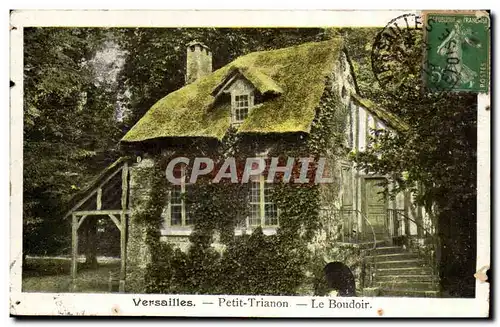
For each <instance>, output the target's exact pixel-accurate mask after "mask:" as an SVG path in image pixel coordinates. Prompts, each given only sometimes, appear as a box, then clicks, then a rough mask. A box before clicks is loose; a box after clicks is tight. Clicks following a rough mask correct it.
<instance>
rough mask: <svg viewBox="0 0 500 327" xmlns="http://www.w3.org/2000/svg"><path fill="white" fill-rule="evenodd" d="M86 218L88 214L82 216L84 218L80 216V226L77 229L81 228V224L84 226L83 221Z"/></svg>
mask: <svg viewBox="0 0 500 327" xmlns="http://www.w3.org/2000/svg"><path fill="white" fill-rule="evenodd" d="M85 218H87V215H84V216H82V218H80V221H78V226H77V227H76V230H77V231H78V229H79V228H80V226H82V224H83V221H84V220H85ZM77 220H78V219H77Z"/></svg>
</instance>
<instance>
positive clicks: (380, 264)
mask: <svg viewBox="0 0 500 327" xmlns="http://www.w3.org/2000/svg"><path fill="white" fill-rule="evenodd" d="M424 266H425V262H424V261H422V260H419V259H410V260H388V261H377V262H375V267H376V269H377V270H378V269H386V268H421V267H424Z"/></svg>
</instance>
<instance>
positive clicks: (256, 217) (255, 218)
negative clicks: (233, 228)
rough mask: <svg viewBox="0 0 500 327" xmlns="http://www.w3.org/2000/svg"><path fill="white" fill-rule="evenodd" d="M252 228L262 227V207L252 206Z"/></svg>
mask: <svg viewBox="0 0 500 327" xmlns="http://www.w3.org/2000/svg"><path fill="white" fill-rule="evenodd" d="M249 223H250V226H260V205H259V204H258V203H256V204H250V219H249Z"/></svg>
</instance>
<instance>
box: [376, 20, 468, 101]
mask: <svg viewBox="0 0 500 327" xmlns="http://www.w3.org/2000/svg"><path fill="white" fill-rule="evenodd" d="M449 46H452V45H449ZM434 50H435V49H434ZM428 51H433V49H431V48H430V46H429V44H426V42H425V39H424V24H423V23H422V20H421V17H420V16H418V15H415V14H404V15H401V16H399V17H396V18H394V19H393V20H391V21H390V22H389V23H388V24H387V25H386V26H385V27H384V28H383V29H382V30H381V31H380V32H379V33H378V34H377V35H376V37H375V40H374V43H373V46H372V53H371V64H372V70H373V74H374V76H375V78H376V80H377V82H378V83H379V85H380V87H381V89H382V90H384V91H385V92H386V93H387V94H388V95H389V96H391V97H392V98H394V99H396V100H398V101H403V102H411V103H429V102H437V101H439V99H441V98H442V97H443V96H444V93H446V92H448V91H451V90H452V89H453V87H454V85H455V84H456V83H457V72H456V70H454V69H453V67H454V65H456V61H457V60H458V58H454V57H450V58H448V60H449V61H450V63H449V65H448V66H446V67H444V68H442V67H440V66H438V65H436V64H433V63H432V62H429V60H428V59H427V56H426V53H427V52H428ZM424 81H427V83H425V84H424ZM429 81H430V82H429ZM429 83H430V84H431V85H432V87H429ZM426 84H427V85H426Z"/></svg>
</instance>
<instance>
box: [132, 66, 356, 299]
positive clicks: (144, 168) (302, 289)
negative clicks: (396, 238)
mask: <svg viewBox="0 0 500 327" xmlns="http://www.w3.org/2000/svg"><path fill="white" fill-rule="evenodd" d="M345 71H346V68H345V62H343V60H341V62H339V64H338V65H337V67H336V69H335V71H334V72H333V73H332V75H331V76H330V77H329V78H327V79H326V83H325V89H324V93H323V96H322V98H321V100H320V103H319V104H318V106H317V108H316V118H315V120H314V122H313V124H312V127H311V132H310V133H309V134H292V135H278V136H276V135H259V136H255V135H243V134H238V133H237V132H236V130H230V131H228V133H227V134H226V136H225V138H224V139H223V140H222V142H220V143H218V144H217V146H214V144H210V143H208V141H206V142H205V141H204V140H195V141H192V143H189V144H184V145H180V144H178V145H177V146H166V145H165V149H164V150H165V151H163V152H162V153H158V152H157V153H156V154H150V156H151V158H148V159H144V160H143V161H142V162H140V163H138V164H136V165H135V166H134V167H133V170H132V171H131V182H130V185H131V199H132V203H131V209H132V215H131V219H130V223H129V240H128V273H127V291H131V292H150V293H183V294H259V295H294V294H322V293H324V291H325V290H324V289H325V281H324V277H323V273H322V269H323V267H324V265H325V264H326V263H327V262H328V260H333V258H339V260H344V259H346V258H347V257H342V256H341V255H337V256H335V255H332V253H334V252H335V250H332V248H336V245H335V243H329V242H330V241H331V240H334V239H336V237H333V238H328V239H326V238H321V235H322V234H323V231H324V226H323V223H324V222H323V221H322V220H321V214H320V210H321V208H322V207H325V206H329V205H330V206H331V205H333V201H334V200H335V198H336V197H337V196H338V194H336V192H337V191H338V189H339V184H338V182H337V180H336V179H335V182H334V183H333V184H331V185H327V186H324V185H322V186H320V185H317V184H314V183H308V184H294V183H282V182H280V178H279V177H280V176H279V174H277V176H276V177H277V180H276V183H274V185H273V191H272V195H271V197H272V199H273V201H274V202H275V203H276V204H277V206H278V209H279V213H280V214H279V227H278V228H277V230H276V234H275V235H267V236H266V235H264V233H263V232H262V229H261V228H256V229H254V230H253V232H252V233H251V235H241V236H236V235H235V227H236V226H237V224H238V222H239V219H242V218H241V217H245V216H246V214H247V210H248V208H247V207H246V201H245V197H246V195H247V194H248V184H232V183H230V182H221V183H211V182H210V181H211V178H213V176H210V175H207V176H201V177H200V178H199V179H198V181H197V182H196V184H194V187H193V188H192V190H191V192H190V193H188V194H189V196H188V197H187V198H186V201H187V203H189V204H190V214H191V215H192V216H193V217H195V224H194V227H193V231H192V232H191V234H190V236H189V246H188V247H187V250H186V251H181V250H180V249H179V247H177V246H176V244H175V242H163V241H162V238H161V237H160V230H161V228H162V224H163V218H162V212H163V210H164V208H165V205H166V199H167V196H166V194H167V192H168V189H169V184H168V182H167V180H166V179H165V168H166V165H167V163H168V162H169V160H170V159H172V158H174V157H179V156H185V157H188V158H191V162H192V160H193V159H194V157H196V156H203V157H210V158H212V159H213V160H214V161H215V162H217V161H218V160H224V158H226V157H236V158H247V157H255V156H256V154H259V153H262V152H265V153H266V156H267V157H280V158H287V157H294V158H300V157H313V158H316V159H318V158H319V157H320V156H321V157H327V158H328V163H327V165H328V166H329V167H330V169H331V172H335V171H337V165H338V161H339V160H340V158H345V156H346V155H347V151H348V150H347V149H346V146H345V145H346V142H345V136H346V134H345V128H346V123H347V119H346V117H347V115H348V107H347V102H348V101H347V98H348V95H347V98H346V89H345V85H347V86H348V92H352V89H353V87H352V78H351V80H350V81H346V76H348V77H350V75H349V74H346V73H345ZM349 85H351V86H349ZM298 173H299V171H298V170H297V171H294V172H293V173H292V174H297V175H298ZM310 173H311V174H312V173H314V169H312V170H310ZM188 175H189V171H188ZM292 179H293V176H292ZM310 180H314V179H313V178H310ZM223 181H224V180H223ZM328 201H331V202H328ZM325 202H327V203H325ZM215 244H217V246H214V245H215ZM312 244H314V246H311V245H312ZM221 249H223V250H222V251H221ZM332 251H333V252H332ZM327 252H329V253H330V254H327ZM340 252H342V251H340ZM354 252H355V251H354ZM354 252H352V251H350V252H345V253H349V254H352V255H353V256H352V258H354V256H355V255H356V253H354ZM353 260H354V259H353ZM355 273H357V272H356V271H355Z"/></svg>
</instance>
